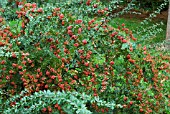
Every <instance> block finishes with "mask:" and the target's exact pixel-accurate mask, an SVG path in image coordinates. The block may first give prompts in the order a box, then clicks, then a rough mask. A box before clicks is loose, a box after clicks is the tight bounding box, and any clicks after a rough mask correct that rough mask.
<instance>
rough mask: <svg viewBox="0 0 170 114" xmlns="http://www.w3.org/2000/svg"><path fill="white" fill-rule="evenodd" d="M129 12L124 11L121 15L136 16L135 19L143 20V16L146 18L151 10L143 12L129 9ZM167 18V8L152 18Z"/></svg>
mask: <svg viewBox="0 0 170 114" xmlns="http://www.w3.org/2000/svg"><path fill="white" fill-rule="evenodd" d="M121 10H122V9H119V10H116V11H113V13H117V12H119V11H121ZM130 12H132V13H126V14H124V15H122V16H121V17H124V18H137V19H141V20H143V19H145V18H148V17H149V15H150V14H151V13H152V12H144V11H138V10H131V11H130ZM133 12H136V13H133ZM167 18H168V10H165V11H162V12H161V13H160V14H157V17H155V18H154V20H164V21H167Z"/></svg>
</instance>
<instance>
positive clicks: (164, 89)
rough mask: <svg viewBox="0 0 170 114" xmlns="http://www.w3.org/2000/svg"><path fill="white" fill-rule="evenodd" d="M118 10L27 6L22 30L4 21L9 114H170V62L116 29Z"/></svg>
mask: <svg viewBox="0 0 170 114" xmlns="http://www.w3.org/2000/svg"><path fill="white" fill-rule="evenodd" d="M118 3H119V2H118V1H116V2H115V1H113V2H111V4H109V5H107V7H106V6H105V5H103V4H102V2H100V1H99V0H96V1H91V0H79V1H75V2H68V3H63V4H55V5H51V4H47V5H46V6H42V7H37V4H36V3H32V4H31V3H26V4H24V5H23V7H22V8H20V9H19V10H18V11H16V14H17V17H18V19H17V23H18V24H17V25H18V26H17V27H16V29H11V28H10V26H9V25H8V23H7V22H5V20H6V19H5V17H4V18H3V17H0V27H1V29H0V64H1V65H0V89H1V92H2V93H1V94H0V95H1V99H0V102H1V104H2V105H1V110H2V111H1V112H2V113H10V112H13V113H26V112H27V113H30V112H32V111H34V112H35V113H47V112H48V113H69V111H70V113H80V114H82V113H84V114H89V113H95V112H98V113H99V112H102V113H104V112H108V113H111V112H115V113H118V112H127V113H139V112H140V113H169V110H170V107H169V106H170V93H169V88H168V87H169V84H170V81H169V78H170V55H166V54H163V53H161V52H155V51H154V50H150V49H148V47H147V46H143V45H141V44H139V42H138V43H136V41H137V40H138V39H137V38H136V37H134V35H133V32H132V31H131V30H129V29H128V28H126V25H125V24H122V25H120V26H118V27H117V28H113V27H112V26H111V25H109V24H108V23H109V21H110V19H112V18H111V17H112V16H114V15H112V14H111V12H112V10H113V9H116V8H117V7H118V6H117V7H113V6H114V5H115V6H116V5H117V4H118ZM3 11H4V10H2V12H3ZM24 90H26V92H25V93H22V94H21V92H23V91H24ZM61 91H63V92H61ZM83 96H84V97H83ZM78 102H79V103H78ZM66 103H67V104H66ZM41 104H43V105H41Z"/></svg>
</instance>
